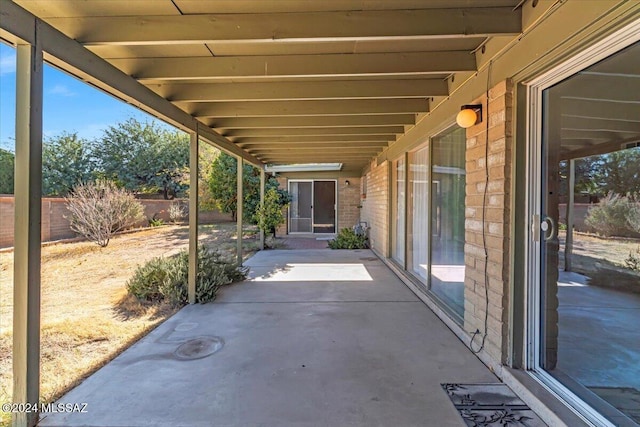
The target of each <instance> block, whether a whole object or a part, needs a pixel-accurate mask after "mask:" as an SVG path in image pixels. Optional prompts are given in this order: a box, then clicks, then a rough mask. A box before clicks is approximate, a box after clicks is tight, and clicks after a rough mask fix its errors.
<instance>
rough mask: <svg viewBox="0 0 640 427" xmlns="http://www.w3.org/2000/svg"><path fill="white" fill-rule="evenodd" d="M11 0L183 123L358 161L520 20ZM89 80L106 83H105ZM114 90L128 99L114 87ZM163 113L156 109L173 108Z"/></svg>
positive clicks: (230, 143) (396, 133)
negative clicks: (145, 92)
mask: <svg viewBox="0 0 640 427" xmlns="http://www.w3.org/2000/svg"><path fill="white" fill-rule="evenodd" d="M16 3H18V4H20V5H23V6H24V7H26V8H27V9H29V8H31V9H33V10H38V13H39V14H41V16H46V21H47V22H48V23H49V24H51V25H53V26H54V27H56V28H58V29H59V30H61V31H62V32H63V33H64V34H65V35H67V36H68V37H71V38H73V39H75V40H76V41H78V42H79V43H80V44H82V45H84V47H85V51H87V49H88V51H90V52H93V53H94V54H95V55H97V57H101V58H104V59H105V60H106V61H107V62H108V63H109V64H111V65H113V66H114V67H115V68H117V69H118V70H120V71H122V72H123V73H125V74H126V75H129V76H131V77H132V79H131V80H132V81H134V80H137V82H138V83H141V84H142V85H143V86H144V87H146V88H147V89H149V91H150V92H151V93H153V94H155V95H157V97H158V98H159V99H161V100H166V101H167V105H170V106H171V107H173V109H174V110H173V111H174V112H175V111H176V110H177V111H179V112H180V113H184V115H180V114H179V115H180V117H183V118H184V121H187V122H188V121H189V120H188V119H193V118H195V119H196V120H198V121H199V122H200V123H204V125H205V126H207V127H208V128H207V129H204V127H205V126H202V127H201V130H202V131H203V133H206V132H207V131H210V132H211V137H212V138H213V139H215V140H216V141H218V142H219V143H220V144H221V145H222V146H224V147H232V148H233V149H237V150H238V152H241V153H243V155H246V156H248V157H249V158H252V157H253V156H252V153H255V154H256V157H258V158H260V159H261V160H265V161H268V162H278V163H283V162H284V163H286V162H297V163H300V162H302V163H305V162H317V161H321V160H322V159H324V161H334V162H342V163H343V164H344V170H355V171H358V170H362V168H364V167H365V166H366V164H367V162H368V160H369V159H371V158H372V157H375V155H376V154H377V153H378V152H379V151H380V150H381V149H382V148H384V147H387V146H388V145H389V143H391V142H394V141H396V140H397V138H398V137H400V136H401V135H402V134H404V133H405V132H407V131H409V130H410V129H411V128H412V127H413V126H414V125H415V124H416V120H417V118H418V117H424V114H425V113H429V112H430V105H436V104H437V103H438V102H440V101H441V100H443V99H445V98H446V97H448V96H450V94H451V91H452V90H455V89H456V85H452V84H451V83H450V82H451V81H453V80H451V79H449V77H451V76H452V75H456V76H457V77H460V78H459V79H456V81H465V80H467V79H468V78H470V77H471V76H472V75H473V73H475V72H476V71H477V70H478V66H479V65H478V64H479V63H478V62H477V61H480V62H481V63H484V62H483V61H486V60H487V58H485V56H483V55H479V54H478V53H475V52H476V50H477V49H478V48H479V47H480V46H482V45H483V44H484V43H486V42H487V40H488V38H492V37H498V38H501V39H505V43H506V42H508V41H509V40H511V39H512V37H514V36H517V35H519V34H521V31H522V28H523V18H522V15H523V11H522V8H518V7H516V6H517V5H518V4H519V0H474V1H471V0H429V1H424V0H393V1H391V0H384V1H382V0H367V1H362V0H330V1H306V0H304V1H303V0H280V1H278V2H266V1H263V0H233V1H226V0H198V1H191V0H171V1H169V0H163V1H162V2H160V1H155V2H150V1H146V0H141V1H139V2H137V3H136V6H135V7H134V8H129V7H124V4H125V2H123V1H121V0H116V1H111V2H107V1H102V0H94V1H92V2H82V4H81V5H80V4H79V2H77V1H75V0H57V1H56V2H50V1H41V0H16ZM138 3H140V4H138ZM160 3H161V5H160ZM114 5H115V6H117V7H115V6H114ZM155 11H157V13H154V12H155ZM64 56H65V55H63V57H64ZM55 61H57V60H55V59H54V62H55ZM56 65H58V66H61V67H62V68H65V65H64V63H63V62H61V61H57V62H56ZM69 71H71V72H72V73H74V74H76V75H78V76H80V77H81V78H86V74H87V73H86V72H84V70H83V71H82V72H78V70H77V69H73V68H72V69H70V70H69ZM88 74H91V73H88ZM88 80H89V81H91V82H92V83H93V84H96V85H97V86H99V87H101V88H103V89H105V90H107V91H110V89H109V86H110V83H109V82H101V81H99V80H98V81H96V80H95V79H88ZM112 93H115V94H116V95H118V96H122V92H121V91H119V89H118V88H117V86H116V90H115V91H112ZM128 95H130V94H128ZM123 98H125V99H129V97H123ZM134 99H135V97H134ZM156 104H157V103H155V104H154V103H152V104H150V105H145V106H144V108H145V109H146V110H147V111H153V110H154V108H155V107H154V105H156ZM136 105H140V103H139V102H136ZM157 105H160V104H157ZM176 107H177V108H176ZM163 108H164V110H166V105H165V106H163ZM164 110H162V109H161V110H159V113H160V114H157V115H159V116H160V117H165V118H166V114H165V113H163V111H164ZM624 126H627V127H628V125H623V127H624Z"/></svg>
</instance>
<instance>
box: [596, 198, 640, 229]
mask: <svg viewBox="0 0 640 427" xmlns="http://www.w3.org/2000/svg"><path fill="white" fill-rule="evenodd" d="M585 223H586V224H587V225H588V226H589V227H591V228H593V229H594V230H595V231H596V232H597V233H598V234H602V235H604V236H625V237H631V236H634V235H637V234H638V233H640V202H639V201H638V197H637V196H634V195H631V194H627V195H626V196H622V195H620V194H615V193H609V194H607V196H606V197H604V198H603V199H602V200H600V203H598V205H597V206H594V207H592V208H591V209H589V213H588V214H587V217H586V218H585Z"/></svg>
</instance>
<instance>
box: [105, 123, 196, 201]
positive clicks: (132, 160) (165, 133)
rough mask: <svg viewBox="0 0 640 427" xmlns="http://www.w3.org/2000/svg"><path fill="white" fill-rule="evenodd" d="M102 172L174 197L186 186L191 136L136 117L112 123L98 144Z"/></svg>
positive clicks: (146, 190) (126, 184)
mask: <svg viewBox="0 0 640 427" xmlns="http://www.w3.org/2000/svg"><path fill="white" fill-rule="evenodd" d="M93 154H94V156H95V158H96V161H97V166H98V170H99V171H100V175H101V176H102V177H104V178H107V179H110V180H113V181H115V182H117V183H118V184H119V185H121V186H122V187H124V188H126V189H128V190H131V191H139V192H144V193H155V192H159V193H162V195H163V196H164V198H165V199H172V198H174V197H175V196H176V195H177V194H178V193H181V192H183V191H184V190H185V189H186V188H187V185H186V178H187V175H188V168H189V136H188V135H187V134H185V133H182V132H180V131H177V130H173V131H171V130H166V129H162V128H161V127H160V126H159V125H158V124H157V123H156V122H147V123H140V122H138V121H137V120H136V119H133V118H131V119H129V120H127V121H125V122H122V123H118V124H116V125H113V126H109V128H108V129H106V130H105V131H104V135H103V136H102V138H100V139H99V140H98V141H96V143H95V144H94V149H93Z"/></svg>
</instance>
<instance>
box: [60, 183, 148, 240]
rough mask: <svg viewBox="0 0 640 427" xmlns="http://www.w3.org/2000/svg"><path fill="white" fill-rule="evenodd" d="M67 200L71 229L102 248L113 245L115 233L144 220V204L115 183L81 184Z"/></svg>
mask: <svg viewBox="0 0 640 427" xmlns="http://www.w3.org/2000/svg"><path fill="white" fill-rule="evenodd" d="M65 200H66V202H67V209H68V210H69V212H70V213H71V215H70V216H69V217H68V219H69V222H70V225H71V229H72V230H73V231H75V232H77V233H79V234H80V235H82V236H84V237H86V238H87V239H89V240H91V241H92V242H95V243H97V244H98V245H99V246H101V247H105V246H107V245H108V244H109V240H110V239H111V236H112V235H113V234H114V233H116V232H118V231H121V230H124V229H125V228H128V227H131V226H132V225H134V224H135V223H136V222H138V221H140V219H142V211H143V207H142V204H140V202H138V201H137V200H136V199H135V198H134V197H133V194H132V193H130V192H128V191H127V190H125V189H123V188H118V187H117V186H116V185H115V183H113V182H111V181H106V180H97V181H95V182H89V183H86V184H78V185H76V186H75V187H73V189H72V190H71V194H70V195H69V196H68V197H65Z"/></svg>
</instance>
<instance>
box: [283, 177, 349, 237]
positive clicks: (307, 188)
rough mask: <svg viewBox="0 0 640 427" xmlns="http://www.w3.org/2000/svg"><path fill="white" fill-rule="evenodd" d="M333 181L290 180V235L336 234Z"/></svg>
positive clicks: (334, 188) (334, 187) (334, 184)
mask: <svg viewBox="0 0 640 427" xmlns="http://www.w3.org/2000/svg"><path fill="white" fill-rule="evenodd" d="M336 187H337V183H336V181H335V180H322V181H321V180H317V181H311V180H291V181H289V193H290V194H291V204H290V205H289V232H290V233H335V232H336V208H337V200H336Z"/></svg>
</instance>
